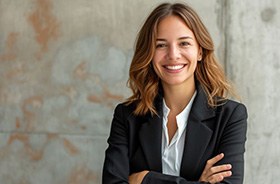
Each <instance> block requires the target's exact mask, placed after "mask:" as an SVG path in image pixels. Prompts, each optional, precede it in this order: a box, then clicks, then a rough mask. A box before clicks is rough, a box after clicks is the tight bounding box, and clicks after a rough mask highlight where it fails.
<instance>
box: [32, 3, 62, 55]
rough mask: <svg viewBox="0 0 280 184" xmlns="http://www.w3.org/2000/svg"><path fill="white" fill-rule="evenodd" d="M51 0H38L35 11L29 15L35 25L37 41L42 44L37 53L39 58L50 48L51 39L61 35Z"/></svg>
mask: <svg viewBox="0 0 280 184" xmlns="http://www.w3.org/2000/svg"><path fill="white" fill-rule="evenodd" d="M52 8H53V5H52V1H51V0H37V1H36V9H35V11H34V12H33V13H32V14H31V15H30V16H29V17H28V21H29V22H30V23H31V25H32V26H33V29H34V31H35V33H36V37H35V38H36V41H37V42H38V44H39V45H40V46H41V50H40V51H39V52H38V53H37V57H38V59H40V58H41V55H42V54H43V53H44V52H46V51H47V50H48V46H49V43H50V41H51V40H56V39H57V38H58V36H59V23H58V21H57V19H56V17H55V16H54V15H53V14H52Z"/></svg>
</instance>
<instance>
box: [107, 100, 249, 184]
mask: <svg viewBox="0 0 280 184" xmlns="http://www.w3.org/2000/svg"><path fill="white" fill-rule="evenodd" d="M234 111H235V113H236V114H238V115H237V116H235V117H233V118H230V120H229V121H230V122H229V123H228V126H227V128H226V129H225V134H224V135H223V138H222V141H221V142H220V145H221V149H219V150H218V151H219V152H220V153H221V154H219V155H217V156H215V157H213V158H211V159H209V160H208V161H207V163H206V165H205V167H204V170H203V172H202V173H201V176H200V178H199V180H198V181H187V180H186V179H184V178H182V177H180V176H171V175H165V174H162V173H159V172H155V171H142V172H138V173H132V174H131V175H130V176H129V174H128V173H130V172H129V170H130V169H129V158H128V138H127V130H128V127H127V125H126V124H125V123H124V122H123V119H124V118H123V117H122V116H123V113H122V109H121V108H118V107H117V108H116V111H115V116H114V119H113V122H112V127H111V133H110V137H109V139H108V143H109V147H108V149H107V150H106V156H105V163H104V168H103V178H102V183H104V184H107V183H108V184H111V183H131V184H137V183H143V184H145V183H146V184H148V183H157V184H167V183H170V182H172V183H177V184H201V183H207V182H208V183H224V184H226V183H227V184H230V183H234V184H241V183H242V180H243V164H244V163H243V162H244V160H243V154H244V144H245V140H244V139H246V127H247V124H246V123H247V112H246V108H245V107H244V106H243V105H238V106H237V107H236V108H235V110H234ZM240 135H241V136H240ZM223 153H224V154H223ZM217 164H218V165H217Z"/></svg>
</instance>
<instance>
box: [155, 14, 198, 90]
mask: <svg viewBox="0 0 280 184" xmlns="http://www.w3.org/2000/svg"><path fill="white" fill-rule="evenodd" d="M201 51H202V49H201V47H200V46H199V45H198V43H197V41H196V38H195V36H194V34H193V32H192V31H191V30H190V29H189V28H188V27H187V25H186V24H185V22H184V21H183V20H182V19H181V18H179V17H177V16H173V15H171V16H168V17H166V18H164V19H163V20H162V21H161V22H160V23H159V25H158V29H157V38H156V50H155V53H154V57H153V67H154V70H155V72H156V74H157V75H158V77H159V78H160V79H161V81H162V85H163V87H165V86H173V85H182V86H188V85H194V82H195V81H194V71H195V69H196V66H197V62H198V60H201V57H202V52H201Z"/></svg>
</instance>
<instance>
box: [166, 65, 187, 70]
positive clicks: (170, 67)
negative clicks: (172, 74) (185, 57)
mask: <svg viewBox="0 0 280 184" xmlns="http://www.w3.org/2000/svg"><path fill="white" fill-rule="evenodd" d="M165 67H166V68H167V69H169V70H179V69H181V68H183V67H184V65H173V66H165Z"/></svg>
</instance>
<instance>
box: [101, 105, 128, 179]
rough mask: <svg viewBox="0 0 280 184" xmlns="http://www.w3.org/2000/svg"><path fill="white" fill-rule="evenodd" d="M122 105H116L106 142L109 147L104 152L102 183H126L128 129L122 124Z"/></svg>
mask: <svg viewBox="0 0 280 184" xmlns="http://www.w3.org/2000/svg"><path fill="white" fill-rule="evenodd" d="M122 111H123V108H122V105H118V106H117V107H116V109H115V112H114V117H113V120H112V125H111V131H110V135H109V138H108V140H107V142H108V144H109V146H108V148H107V150H106V152H105V161H104V165H103V173H102V183H104V184H113V183H120V184H121V183H128V176H129V156H128V136H127V133H128V128H127V125H126V124H125V122H124V118H123V112H122Z"/></svg>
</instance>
